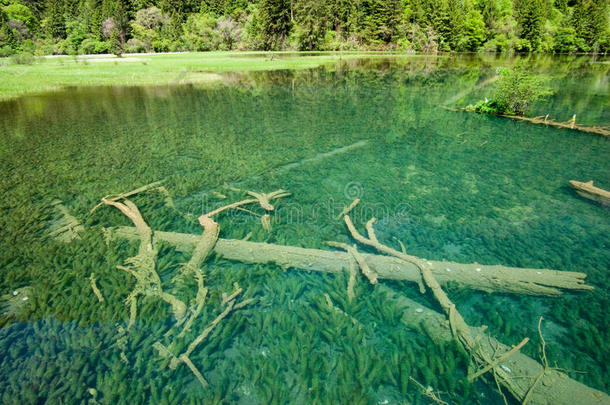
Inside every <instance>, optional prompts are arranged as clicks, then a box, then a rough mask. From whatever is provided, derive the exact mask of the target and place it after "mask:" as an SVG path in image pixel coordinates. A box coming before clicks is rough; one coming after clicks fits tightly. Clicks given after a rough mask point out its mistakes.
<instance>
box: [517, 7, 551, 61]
mask: <svg viewBox="0 0 610 405" xmlns="http://www.w3.org/2000/svg"><path fill="white" fill-rule="evenodd" d="M515 11H516V16H517V22H518V23H519V28H520V32H521V42H520V44H519V46H518V48H517V50H518V51H521V52H529V51H532V50H536V49H538V47H539V46H540V42H541V40H542V29H543V27H544V21H545V16H546V11H547V10H546V3H545V0H515Z"/></svg>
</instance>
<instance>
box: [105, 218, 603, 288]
mask: <svg viewBox="0 0 610 405" xmlns="http://www.w3.org/2000/svg"><path fill="white" fill-rule="evenodd" d="M109 235H110V236H111V237H112V238H122V239H130V240H136V239H138V234H137V231H136V229H135V228H133V227H117V228H112V229H110V230H109ZM153 237H154V238H155V239H156V240H158V241H164V242H167V243H169V244H170V245H173V246H174V247H175V248H176V249H177V250H180V251H187V252H191V251H192V250H193V249H194V248H195V245H196V244H197V242H198V240H199V238H200V236H199V235H190V234H184V233H176V232H162V231H155V232H154V236H153ZM214 252H215V253H216V254H217V255H220V256H222V257H224V258H226V259H228V260H235V261H240V262H245V263H275V264H277V265H279V266H281V267H284V268H296V269H300V270H308V271H309V270H312V271H322V272H329V273H341V272H343V271H344V269H349V268H350V265H351V264H352V261H353V260H354V259H353V257H352V256H351V255H350V254H349V253H346V252H342V251H329V250H318V249H306V248H300V247H293V246H281V245H272V244H268V243H260V242H248V241H243V240H234V239H218V241H217V242H216V245H215V246H214ZM362 256H363V257H364V258H365V260H366V262H367V264H368V265H369V267H370V268H371V270H372V271H374V272H375V273H377V275H378V277H379V278H381V279H391V280H407V281H413V282H420V281H421V274H420V270H419V269H418V268H417V266H416V265H414V264H412V263H408V262H405V261H402V260H400V259H397V258H394V257H390V256H382V255H374V254H364V253H363V254H362ZM423 260H425V259H423ZM427 262H428V263H429V265H430V269H431V271H432V273H433V274H434V276H435V278H436V279H437V280H438V281H439V283H441V284H445V283H447V282H450V281H455V282H457V283H459V284H461V285H463V286H466V287H469V288H473V289H476V290H482V291H487V292H499V293H515V294H526V295H540V296H558V295H561V294H562V293H563V292H564V291H580V290H591V289H593V287H591V286H589V285H586V284H585V282H584V278H585V277H586V275H585V274H584V273H577V272H568V271H558V270H546V269H523V268H516V267H505V266H500V265H482V264H477V263H473V264H463V263H454V262H446V261H433V260H430V261H427Z"/></svg>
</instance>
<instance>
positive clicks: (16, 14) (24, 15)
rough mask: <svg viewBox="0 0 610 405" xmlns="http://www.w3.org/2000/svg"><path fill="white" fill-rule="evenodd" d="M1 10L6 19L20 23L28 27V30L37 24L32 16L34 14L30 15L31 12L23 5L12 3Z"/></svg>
mask: <svg viewBox="0 0 610 405" xmlns="http://www.w3.org/2000/svg"><path fill="white" fill-rule="evenodd" d="M2 9H3V10H4V12H5V13H6V17H7V18H8V19H9V20H16V21H20V22H22V23H23V24H25V26H26V27H28V28H29V29H33V28H35V26H34V25H35V23H36V22H37V20H36V17H35V16H34V13H32V10H30V9H29V8H28V7H26V6H24V5H23V4H19V3H13V4H9V5H8V6H5V7H3V8H2Z"/></svg>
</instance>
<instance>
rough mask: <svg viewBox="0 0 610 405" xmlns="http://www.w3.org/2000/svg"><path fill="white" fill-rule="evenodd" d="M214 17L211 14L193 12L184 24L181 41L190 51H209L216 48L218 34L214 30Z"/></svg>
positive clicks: (218, 41)
mask: <svg viewBox="0 0 610 405" xmlns="http://www.w3.org/2000/svg"><path fill="white" fill-rule="evenodd" d="M215 26H216V17H214V15H213V14H193V15H191V16H189V18H188V19H187V20H186V23H185V24H184V34H183V37H182V39H183V42H184V45H185V47H186V49H188V50H191V51H211V50H214V49H217V47H218V44H219V43H220V41H221V39H220V35H219V34H218V33H217V32H216V31H215V30H214V27H215Z"/></svg>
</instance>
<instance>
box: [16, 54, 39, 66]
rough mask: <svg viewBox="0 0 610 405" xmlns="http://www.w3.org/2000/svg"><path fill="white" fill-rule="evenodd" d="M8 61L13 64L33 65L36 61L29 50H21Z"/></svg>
mask: <svg viewBox="0 0 610 405" xmlns="http://www.w3.org/2000/svg"><path fill="white" fill-rule="evenodd" d="M10 62H11V63H12V64H14V65H33V64H34V62H36V58H35V57H34V55H32V54H31V53H29V52H21V53H17V54H15V55H12V56H11V58H10Z"/></svg>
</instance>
